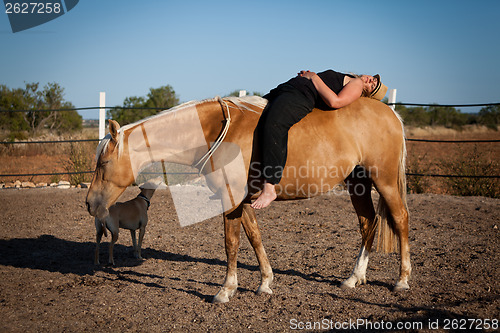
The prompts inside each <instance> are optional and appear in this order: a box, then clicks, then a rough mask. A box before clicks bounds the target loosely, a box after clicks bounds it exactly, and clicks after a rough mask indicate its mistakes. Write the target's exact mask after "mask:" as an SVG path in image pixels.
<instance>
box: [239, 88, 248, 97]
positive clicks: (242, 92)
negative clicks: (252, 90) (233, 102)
mask: <svg viewBox="0 0 500 333" xmlns="http://www.w3.org/2000/svg"><path fill="white" fill-rule="evenodd" d="M246 95H247V91H246V90H240V95H239V97H243V96H246Z"/></svg>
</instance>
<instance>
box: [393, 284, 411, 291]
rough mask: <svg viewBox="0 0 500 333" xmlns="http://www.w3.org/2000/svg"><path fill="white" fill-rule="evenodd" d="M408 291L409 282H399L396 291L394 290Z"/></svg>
mask: <svg viewBox="0 0 500 333" xmlns="http://www.w3.org/2000/svg"><path fill="white" fill-rule="evenodd" d="M408 289H410V286H409V285H408V283H407V282H398V283H396V285H395V286H394V289H392V291H394V292H401V291H405V290H408Z"/></svg>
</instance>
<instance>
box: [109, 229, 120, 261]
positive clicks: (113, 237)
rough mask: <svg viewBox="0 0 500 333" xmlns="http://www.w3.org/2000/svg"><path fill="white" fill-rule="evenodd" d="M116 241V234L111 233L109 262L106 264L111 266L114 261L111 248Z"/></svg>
mask: <svg viewBox="0 0 500 333" xmlns="http://www.w3.org/2000/svg"><path fill="white" fill-rule="evenodd" d="M110 231H111V230H110ZM117 240H118V232H117V231H111V242H109V260H108V263H109V264H110V265H111V266H114V265H115V260H114V259H113V246H114V245H115V243H116V241H117Z"/></svg>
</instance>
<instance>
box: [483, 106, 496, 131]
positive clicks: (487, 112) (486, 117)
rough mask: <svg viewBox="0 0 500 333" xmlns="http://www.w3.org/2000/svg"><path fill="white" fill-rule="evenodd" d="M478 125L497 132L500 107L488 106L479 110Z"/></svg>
mask: <svg viewBox="0 0 500 333" xmlns="http://www.w3.org/2000/svg"><path fill="white" fill-rule="evenodd" d="M478 123H479V124H481V125H484V126H487V127H488V128H492V129H494V130H498V125H500V105H489V106H487V107H484V108H482V109H481V110H479V115H478Z"/></svg>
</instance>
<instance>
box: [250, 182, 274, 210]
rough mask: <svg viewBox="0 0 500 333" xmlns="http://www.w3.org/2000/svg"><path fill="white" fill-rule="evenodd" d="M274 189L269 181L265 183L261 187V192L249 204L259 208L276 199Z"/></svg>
mask: <svg viewBox="0 0 500 333" xmlns="http://www.w3.org/2000/svg"><path fill="white" fill-rule="evenodd" d="M276 197H277V195H276V190H275V189H274V185H273V184H270V183H265V184H264V188H263V189H262V193H261V194H260V195H259V197H258V198H257V200H255V201H254V202H253V203H252V204H251V205H250V206H251V207H253V208H255V209H261V208H265V207H267V206H269V205H270V204H271V202H273V201H274V199H276Z"/></svg>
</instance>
